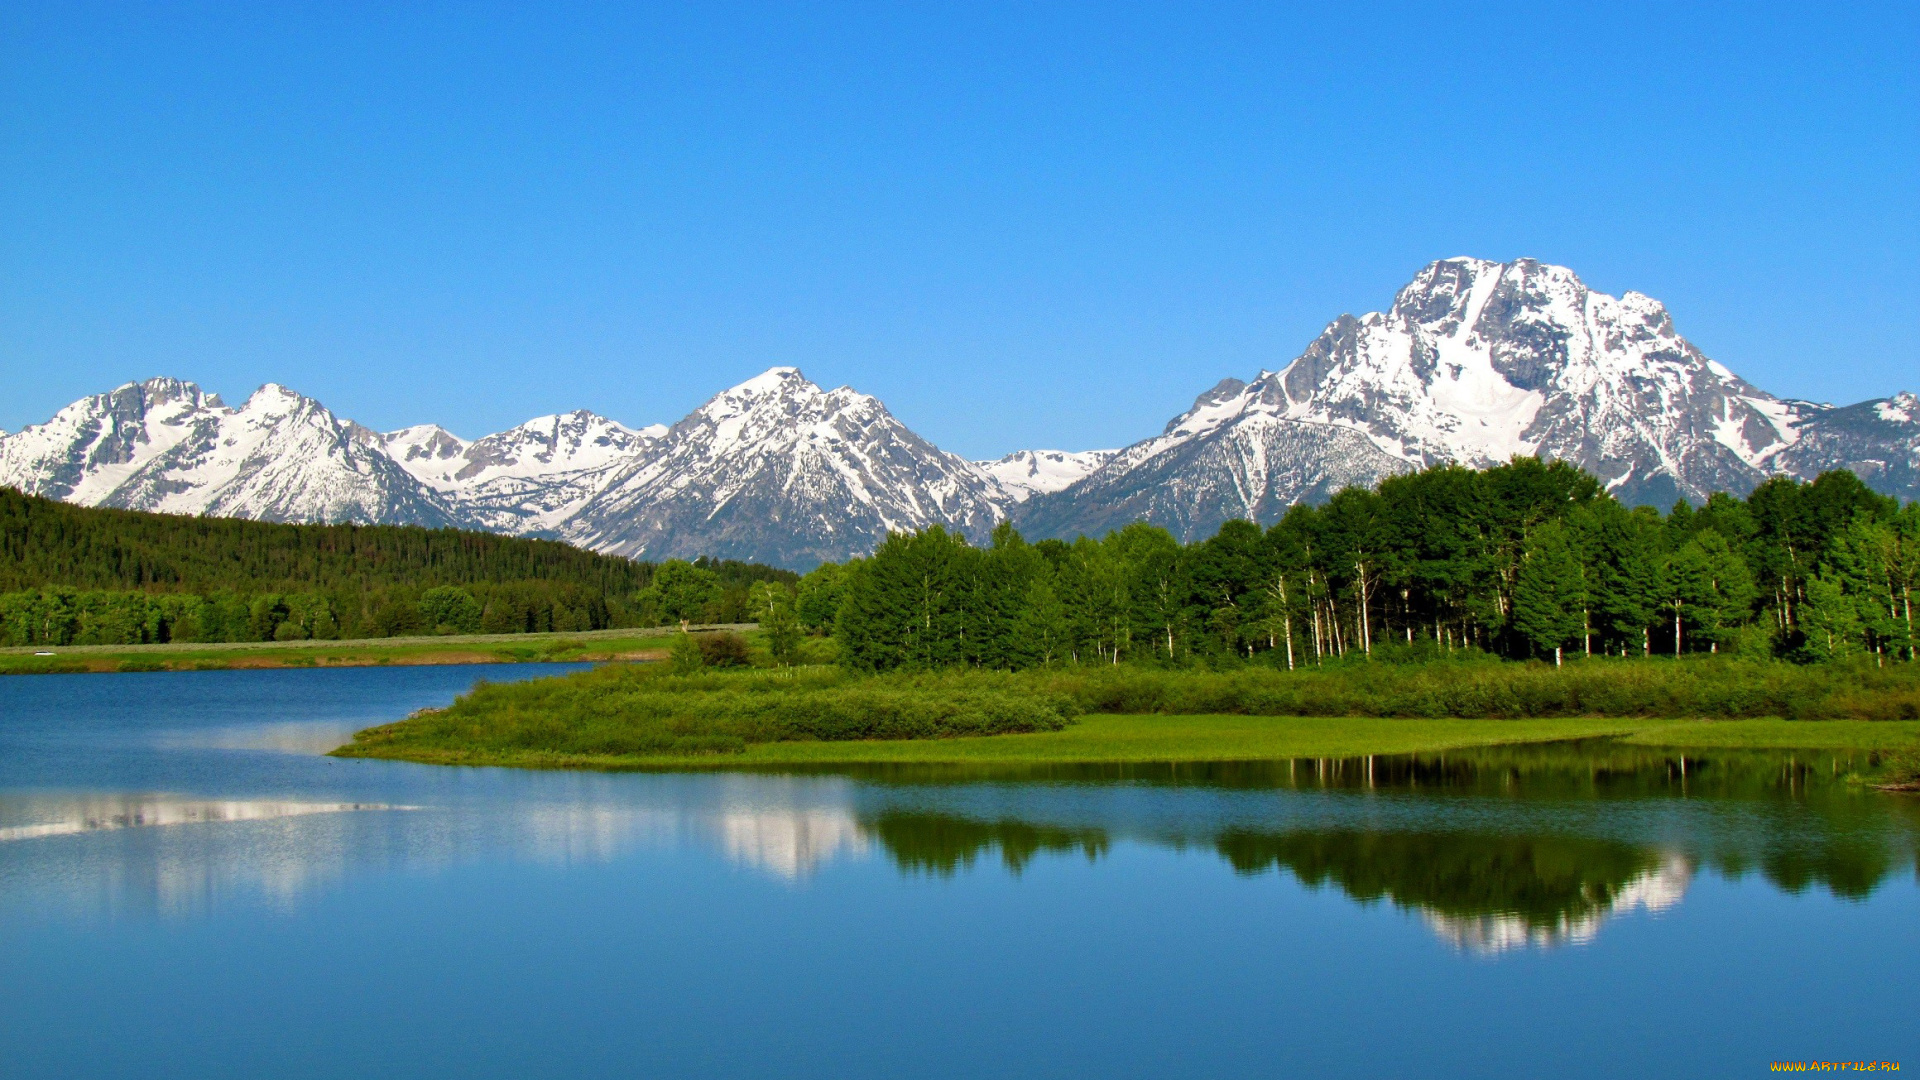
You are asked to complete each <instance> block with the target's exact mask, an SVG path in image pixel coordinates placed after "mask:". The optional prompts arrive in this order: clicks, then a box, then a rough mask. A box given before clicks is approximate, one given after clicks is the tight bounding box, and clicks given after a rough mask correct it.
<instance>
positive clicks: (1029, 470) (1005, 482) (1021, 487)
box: [974, 450, 1119, 502]
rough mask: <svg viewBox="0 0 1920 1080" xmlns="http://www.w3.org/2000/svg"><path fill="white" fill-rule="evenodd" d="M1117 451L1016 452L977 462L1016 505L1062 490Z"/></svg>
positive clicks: (1103, 462) (1104, 462)
mask: <svg viewBox="0 0 1920 1080" xmlns="http://www.w3.org/2000/svg"><path fill="white" fill-rule="evenodd" d="M1117 453H1119V451H1117V450H1079V451H1074V450H1016V451H1014V452H1013V453H1011V454H1008V455H1007V456H1005V457H1003V458H998V459H995V460H993V461H976V462H974V464H975V465H977V466H979V467H980V469H981V471H983V472H985V473H986V474H987V475H988V476H991V477H993V478H994V480H996V481H998V482H999V484H1000V486H1001V487H1002V488H1005V489H1006V492H1007V494H1008V496H1009V497H1010V498H1012V499H1013V501H1014V502H1025V501H1026V500H1027V499H1029V498H1031V497H1032V496H1034V495H1038V494H1043V493H1048V492H1055V491H1062V490H1065V489H1066V488H1068V487H1070V486H1072V485H1073V484H1074V483H1075V482H1076V481H1078V480H1080V479H1081V478H1082V477H1084V476H1086V475H1087V474H1088V473H1090V472H1092V471H1093V470H1095V469H1097V468H1099V467H1100V466H1102V465H1104V464H1106V463H1107V459H1109V458H1111V457H1113V455H1115V454H1117Z"/></svg>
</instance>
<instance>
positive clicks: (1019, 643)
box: [793, 457, 1920, 672]
mask: <svg viewBox="0 0 1920 1080" xmlns="http://www.w3.org/2000/svg"><path fill="white" fill-rule="evenodd" d="M1916 576H1920V505H1916V504H1908V505H1907V506H1905V507H1901V506H1900V505H1899V504H1898V503H1897V502H1896V501H1895V500H1892V499H1889V498H1886V497H1884V496H1881V495H1878V494H1876V493H1874V492H1873V491H1872V490H1871V489H1869V488H1868V487H1867V486H1866V485H1865V484H1863V483H1861V481H1860V480H1859V479H1858V478H1857V477H1855V476H1854V475H1853V474H1852V473H1849V472H1832V473H1827V474H1825V475H1822V476H1821V477H1819V478H1818V479H1816V480H1814V481H1812V482H1810V483H1803V482H1800V481H1796V480H1794V479H1791V478H1787V477H1776V478H1774V479H1771V480H1768V481H1767V482H1766V483H1764V484H1761V485H1760V486H1759V487H1758V488H1757V489H1755V490H1754V491H1753V492H1752V493H1751V494H1750V495H1749V496H1747V497H1746V498H1744V499H1742V498H1737V497H1734V496H1731V495H1725V494H1717V495H1714V496H1713V497H1711V498H1710V499H1708V500H1707V502H1706V503H1705V505H1704V506H1701V507H1698V508H1696V507H1693V506H1691V505H1689V504H1687V503H1684V502H1683V503H1680V504H1678V505H1676V506H1674V507H1673V508H1672V509H1671V510H1670V511H1668V512H1667V513H1665V514H1662V513H1660V512H1659V511H1657V510H1655V509H1652V508H1649V507H1627V506H1625V505H1622V504H1621V503H1619V502H1618V501H1616V500H1614V499H1613V498H1612V497H1611V496H1609V495H1608V494H1607V493H1606V491H1605V489H1604V487H1603V486H1602V485H1601V484H1600V482H1599V481H1598V480H1597V479H1595V478H1594V477H1593V476H1591V475H1589V474H1587V473H1585V472H1583V471H1581V470H1580V469H1578V468H1576V467H1574V466H1571V465H1567V464H1565V463H1547V462H1543V461H1540V460H1538V459H1535V458H1527V457H1516V458H1514V459H1513V460H1512V461H1511V462H1509V463H1507V464H1503V465H1499V466H1495V467H1491V468H1487V469H1484V470H1474V469H1469V468H1463V467H1460V466H1455V465H1444V466H1436V467H1432V468H1428V469H1425V470H1423V471H1420V472H1415V473H1410V474H1406V475H1402V476H1397V477H1393V478H1390V479H1387V480H1385V481H1383V482H1382V483H1381V484H1380V485H1379V486H1378V487H1377V488H1375V489H1363V488H1349V489H1347V490H1344V491H1341V492H1340V493H1338V494H1337V495H1335V496H1333V498H1332V499H1331V500H1329V501H1328V502H1326V503H1325V504H1323V505H1318V506H1307V505H1297V506H1294V507H1292V508H1291V509H1290V510H1288V512H1287V513H1286V515H1285V516H1284V517H1283V518H1282V519H1281V520H1280V521H1279V522H1278V523H1277V524H1275V525H1273V526H1272V527H1271V528H1266V529H1262V528H1260V527H1259V526H1257V525H1255V524H1253V523H1251V522H1247V521H1230V522H1227V523H1226V524H1225V525H1224V526H1222V527H1221V529H1220V531H1219V532H1218V534H1217V535H1215V536H1213V537H1212V538H1210V539H1207V540H1204V541H1200V542H1196V543H1192V544H1185V545H1183V544H1181V543H1179V542H1178V541H1177V540H1176V539H1175V538H1174V537H1173V536H1172V535H1171V534H1169V533H1168V532H1166V531H1165V530H1163V529H1159V528H1155V527H1153V526H1150V525H1145V524H1135V525H1131V526H1128V527H1127V528H1124V529H1121V530H1118V531H1116V532H1113V533H1110V534H1108V535H1107V536H1106V537H1104V538H1101V539H1093V538H1088V537H1082V538H1080V539H1078V540H1075V541H1073V542H1071V543H1068V542H1063V541H1059V540H1042V541H1039V542H1036V543H1028V542H1027V541H1025V540H1024V539H1023V538H1022V537H1021V536H1020V535H1019V533H1018V532H1016V531H1015V530H1014V529H1013V528H1012V527H1011V526H1009V525H1005V524H1003V525H1001V526H1000V528H999V529H997V530H996V531H995V532H994V533H993V536H992V539H991V542H990V543H989V544H988V545H987V546H985V547H983V548H979V547H974V546H972V545H970V544H968V543H967V542H966V541H965V539H963V538H962V537H959V536H957V535H954V534H951V533H948V532H946V531H945V530H942V529H940V528H937V527H936V528H930V529H926V530H924V531H921V532H918V533H913V534H895V535H893V536H890V537H888V539H887V540H886V541H885V542H884V543H882V544H881V545H880V547H879V549H878V550H877V551H875V552H874V554H873V555H872V556H871V557H869V558H866V559H856V560H853V561H850V562H848V563H845V564H827V565H823V566H821V567H819V568H818V569H816V570H814V571H813V572H811V573H809V574H808V575H806V576H805V577H804V578H802V579H801V580H800V582H799V586H798V589H797V590H796V594H795V597H794V601H793V617H794V619H795V620H796V621H797V622H798V623H799V624H800V626H801V627H803V628H805V629H809V630H812V631H814V632H817V633H828V632H831V633H832V634H833V635H834V636H835V637H836V638H837V639H838V642H839V649H840V654H841V659H842V661H843V662H844V663H846V664H848V665H849V666H851V667H853V668H855V669H856V670H861V671H869V672H876V671H891V670H909V671H912V670H933V669H941V668H947V667H956V666H970V667H980V668H994V669H1010V670H1019V669H1030V668H1049V667H1057V666H1062V665H1088V664H1107V665H1112V664H1120V663H1123V662H1127V661H1133V662H1145V663H1158V664H1168V663H1172V664H1188V663H1195V662H1198V663H1205V664H1210V665H1214V666H1218V665H1222V664H1225V665H1233V664H1246V663H1254V664H1264V665H1270V666H1274V667H1278V668H1281V669H1286V670H1294V669H1299V668H1303V667H1311V666H1321V665H1327V664H1333V663H1339V662H1342V661H1348V660H1353V659H1356V658H1366V659H1386V660H1416V659H1427V658H1437V657H1443V656H1450V655H1453V656H1458V655H1462V654H1469V653H1471V654H1476V655H1484V656H1496V657H1505V658H1509V659H1513V660H1544V661H1546V662H1548V663H1553V664H1561V663H1565V662H1566V661H1567V660H1568V659H1569V658H1570V657H1576V656H1578V657H1586V656H1601V655H1605V656H1652V655H1676V654H1692V653H1719V654H1728V653H1731V654H1736V655H1739V656H1742V657H1750V658H1761V657H1767V658H1780V659H1786V660H1793V661H1799V662H1819V661H1830V660H1835V659H1840V658H1845V657H1853V656H1865V657H1871V658H1873V659H1874V662H1877V663H1880V664H1886V663H1893V662H1900V663H1906V662H1911V661H1912V659H1913V656H1914V645H1915V638H1914V628H1913V610H1912V608H1913V605H1912V592H1913V585H1914V581H1915V578H1916Z"/></svg>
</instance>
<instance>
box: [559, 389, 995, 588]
mask: <svg viewBox="0 0 1920 1080" xmlns="http://www.w3.org/2000/svg"><path fill="white" fill-rule="evenodd" d="M1006 498H1007V496H1006V494H1005V492H1004V491H1003V490H1002V489H1001V488H1000V486H999V484H998V483H997V482H996V481H994V479H993V478H992V477H990V476H988V475H987V474H986V473H985V472H984V471H983V470H982V469H981V468H980V467H979V466H977V465H975V464H974V463H973V462H970V461H967V460H966V459H964V458H961V457H958V456H956V455H953V454H949V453H947V452H946V451H944V450H941V449H939V448H937V447H935V446H934V445H933V444H931V443H929V442H927V441H926V440H924V439H922V438H920V437H919V436H918V435H915V434H914V433H913V432H911V431H909V430H907V428H906V426H905V425H903V424H901V423H900V421H898V420H896V419H894V417H893V415H892V414H891V413H889V412H887V409H886V406H884V405H882V404H880V402H879V401H878V400H877V399H875V398H872V397H869V396H867V395H866V394H862V393H858V392H856V391H854V390H850V389H848V388H846V387H841V388H839V389H837V390H822V389H821V388H820V387H818V386H816V385H814V384H813V383H811V382H809V381H807V379H806V377H805V376H803V375H801V374H800V372H799V371H798V370H796V369H794V368H790V367H782V368H773V369H772V370H770V371H767V372H766V373H764V374H762V375H758V376H756V377H754V378H752V379H749V380H747V381H746V382H744V383H741V384H740V385H739V386H736V387H734V388H733V389H731V390H728V391H726V392H725V393H722V394H720V395H719V396H717V397H715V398H714V399H713V400H711V401H709V402H707V403H706V404H705V405H702V406H701V407H700V408H698V409H696V410H694V412H693V413H692V414H691V415H689V416H688V417H687V418H686V419H684V420H682V421H680V422H679V423H677V424H675V425H674V426H673V427H672V428H671V429H669V430H668V431H667V433H666V435H664V436H663V437H662V438H661V439H660V442H659V445H658V446H657V448H655V450H654V452H653V453H652V454H650V455H648V456H646V457H644V458H643V459H640V460H637V461H635V462H633V463H632V464H629V465H625V466H623V467H622V468H621V470H620V472H619V475H617V476H616V477H614V478H612V479H611V480H610V482H609V483H608V485H607V487H606V489H605V490H604V491H603V492H602V493H601V494H599V495H598V496H596V497H595V498H594V499H593V500H592V501H591V502H590V503H588V504H587V505H586V506H585V507H584V508H583V509H582V510H581V511H580V512H579V513H578V514H577V515H576V516H575V517H574V518H573V519H572V520H571V521H569V522H568V523H567V525H566V526H565V527H564V528H563V529H562V530H561V535H562V536H563V537H565V538H566V539H569V540H572V541H573V542H575V543H578V544H580V545H582V546H585V547H590V548H593V549H595V550H598V551H610V552H614V553H617V554H623V555H630V556H633V557H636V558H638V557H643V556H644V557H646V558H662V557H667V556H675V555H679V556H691V555H696V554H706V555H716V556H721V557H726V558H749V559H758V560H761V561H765V562H772V563H776V564H780V565H791V566H811V565H813V564H814V563H817V562H819V561H821V560H823V559H844V558H846V557H848V556H849V555H853V554H865V553H866V552H869V551H871V550H873V548H874V546H875V545H877V544H878V543H879V542H880V540H882V539H883V538H885V536H886V534H887V533H888V532H890V531H895V530H905V529H919V528H923V527H925V526H927V525H935V524H938V525H945V526H947V527H949V528H953V529H958V530H959V531H961V532H963V533H966V534H968V535H970V536H973V537H976V538H978V537H980V536H983V535H984V534H985V533H986V532H988V531H990V530H991V529H992V528H993V526H994V525H995V524H996V523H998V522H999V521H1000V520H1001V519H1002V518H1004V517H1005V516H1006V512H1005V510H1004V508H1003V503H1004V502H1005V500H1006Z"/></svg>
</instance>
